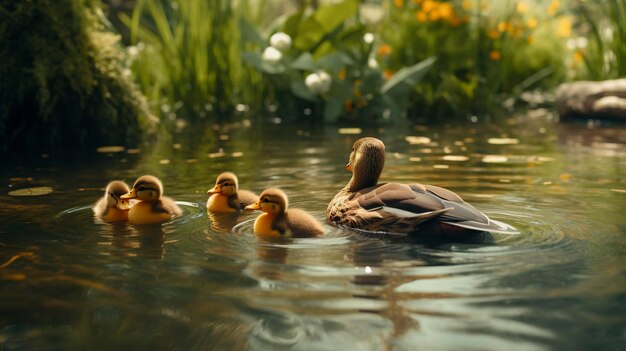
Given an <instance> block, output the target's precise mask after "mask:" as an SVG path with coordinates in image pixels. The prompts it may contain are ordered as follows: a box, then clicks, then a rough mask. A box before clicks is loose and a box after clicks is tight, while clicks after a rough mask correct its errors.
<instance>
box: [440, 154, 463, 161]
mask: <svg viewBox="0 0 626 351" xmlns="http://www.w3.org/2000/svg"><path fill="white" fill-rule="evenodd" d="M443 160H444V161H454V162H463V161H467V160H469V157H467V156H461V155H445V156H444V157H443Z"/></svg>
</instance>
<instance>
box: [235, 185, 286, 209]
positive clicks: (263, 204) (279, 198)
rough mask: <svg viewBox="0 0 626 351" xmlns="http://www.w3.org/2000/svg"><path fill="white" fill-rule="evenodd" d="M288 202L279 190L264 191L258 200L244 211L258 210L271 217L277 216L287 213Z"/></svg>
mask: <svg viewBox="0 0 626 351" xmlns="http://www.w3.org/2000/svg"><path fill="white" fill-rule="evenodd" d="M288 206H289V200H287V195H286V194H285V193H284V192H283V191H282V190H280V189H277V188H269V189H265V190H264V191H263V192H262V193H261V196H260V197H259V200H258V201H257V202H255V203H254V204H252V205H249V206H246V208H245V209H246V210H248V211H250V210H260V211H263V212H265V213H269V214H271V215H279V214H282V213H285V212H286V211H287V207H288Z"/></svg>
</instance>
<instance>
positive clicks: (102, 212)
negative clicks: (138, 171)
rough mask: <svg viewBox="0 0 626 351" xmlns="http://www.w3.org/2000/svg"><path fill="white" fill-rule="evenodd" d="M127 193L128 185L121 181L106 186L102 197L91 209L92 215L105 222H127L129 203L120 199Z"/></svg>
mask: <svg viewBox="0 0 626 351" xmlns="http://www.w3.org/2000/svg"><path fill="white" fill-rule="evenodd" d="M128 191H130V189H129V188H128V185H127V184H126V183H124V182H122V181H121V180H114V181H112V182H110V183H109V184H107V187H106V189H105V190H104V196H103V197H102V198H100V200H98V202H96V204H95V205H94V206H93V208H92V209H93V213H94V215H95V216H96V217H98V218H100V219H102V220H103V221H105V222H125V221H127V220H128V209H130V203H129V202H128V201H126V200H124V199H121V198H120V197H121V196H122V195H124V194H126V193H127V192H128Z"/></svg>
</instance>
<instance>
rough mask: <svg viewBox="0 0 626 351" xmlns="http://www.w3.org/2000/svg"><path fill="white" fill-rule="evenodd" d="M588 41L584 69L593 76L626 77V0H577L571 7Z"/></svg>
mask: <svg viewBox="0 0 626 351" xmlns="http://www.w3.org/2000/svg"><path fill="white" fill-rule="evenodd" d="M574 9H575V11H576V12H577V13H578V14H579V17H580V20H581V22H582V23H581V27H582V28H581V31H582V32H583V33H582V34H583V35H586V36H587V37H588V38H589V40H587V42H588V45H586V47H582V48H576V49H577V50H579V51H578V52H577V53H576V54H582V56H583V58H584V64H585V68H586V72H585V73H584V74H582V76H583V78H590V79H594V80H602V79H615V78H623V77H626V0H600V1H594V2H590V1H578V4H577V6H576V7H575V8H574Z"/></svg>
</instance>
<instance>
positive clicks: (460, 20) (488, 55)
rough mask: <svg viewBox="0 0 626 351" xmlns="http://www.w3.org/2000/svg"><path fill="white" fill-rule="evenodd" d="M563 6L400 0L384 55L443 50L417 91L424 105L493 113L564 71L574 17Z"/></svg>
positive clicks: (388, 25)
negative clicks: (567, 42) (507, 101)
mask: <svg viewBox="0 0 626 351" xmlns="http://www.w3.org/2000/svg"><path fill="white" fill-rule="evenodd" d="M558 10H559V3H558V1H552V2H551V3H550V4H549V5H548V6H547V7H546V5H545V4H540V3H536V2H534V1H505V2H495V1H480V0H478V1H471V0H464V1H433V0H413V1H402V0H396V1H393V2H390V5H389V16H388V18H387V20H386V22H385V23H384V26H383V29H382V32H381V33H382V37H383V40H384V41H385V43H387V44H388V45H389V47H388V49H387V50H385V51H381V52H379V56H380V58H381V59H382V60H383V61H384V62H385V63H387V64H388V65H389V67H390V68H391V69H392V70H394V69H395V70H397V69H399V68H401V67H403V66H405V65H406V64H409V63H412V62H416V61H419V60H422V59H424V58H427V57H430V56H437V57H438V60H437V62H436V64H435V67H434V68H433V70H432V71H431V72H430V73H429V74H428V75H427V76H426V78H425V79H424V83H422V84H420V86H419V87H418V89H417V90H416V91H415V94H414V96H413V105H414V106H418V107H421V108H420V109H419V110H418V111H417V113H419V114H427V115H432V114H437V115H440V116H449V115H451V114H456V115H458V114H470V113H472V114H481V113H486V112H489V111H491V110H492V108H493V107H494V105H497V104H501V103H502V102H503V101H504V100H505V99H507V98H509V97H516V96H518V95H519V94H520V93H521V92H523V91H524V90H527V89H530V88H549V87H552V86H554V85H555V84H556V83H559V82H561V81H562V80H563V79H564V77H565V69H564V66H563V64H562V57H563V55H564V53H565V45H564V40H563V39H564V38H566V37H569V35H570V31H571V19H570V18H569V17H565V16H562V15H560V14H559V13H558ZM510 101H511V100H509V102H510Z"/></svg>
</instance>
